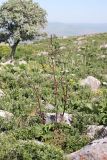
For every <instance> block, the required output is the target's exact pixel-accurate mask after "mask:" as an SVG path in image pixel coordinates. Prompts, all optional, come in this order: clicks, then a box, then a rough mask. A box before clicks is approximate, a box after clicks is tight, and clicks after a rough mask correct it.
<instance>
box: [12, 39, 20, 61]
mask: <svg viewBox="0 0 107 160" xmlns="http://www.w3.org/2000/svg"><path fill="white" fill-rule="evenodd" d="M19 42H20V40H17V42H16V43H14V45H13V46H12V47H11V55H10V57H11V60H13V59H14V56H15V53H16V48H17V46H18V44H19Z"/></svg>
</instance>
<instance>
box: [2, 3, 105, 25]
mask: <svg viewBox="0 0 107 160" xmlns="http://www.w3.org/2000/svg"><path fill="white" fill-rule="evenodd" d="M3 1H5V0H0V2H3ZM34 1H36V2H39V4H40V5H41V6H42V7H43V8H44V9H46V11H47V13H48V21H50V22H64V23H107V0H34Z"/></svg>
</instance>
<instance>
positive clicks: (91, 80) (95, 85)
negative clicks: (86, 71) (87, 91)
mask: <svg viewBox="0 0 107 160" xmlns="http://www.w3.org/2000/svg"><path fill="white" fill-rule="evenodd" d="M80 85H81V86H89V87H90V88H91V90H92V91H97V90H98V89H99V87H100V85H101V82H100V81H99V80H98V79H96V78H95V77H93V76H88V77H87V78H85V79H83V80H81V81H80Z"/></svg>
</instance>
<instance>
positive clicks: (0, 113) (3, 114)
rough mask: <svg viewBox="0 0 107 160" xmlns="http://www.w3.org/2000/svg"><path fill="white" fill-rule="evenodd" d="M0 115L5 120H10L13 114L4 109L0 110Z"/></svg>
mask: <svg viewBox="0 0 107 160" xmlns="http://www.w3.org/2000/svg"><path fill="white" fill-rule="evenodd" d="M0 117H1V118H4V119H6V120H10V119H11V118H12V117H13V114H12V113H10V112H7V111H4V110H0Z"/></svg>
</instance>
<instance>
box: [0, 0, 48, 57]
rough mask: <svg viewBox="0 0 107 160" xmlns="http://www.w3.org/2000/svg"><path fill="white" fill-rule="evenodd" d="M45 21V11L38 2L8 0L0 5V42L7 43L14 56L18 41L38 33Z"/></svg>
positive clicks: (33, 36) (29, 38)
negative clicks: (0, 31) (0, 30)
mask: <svg viewBox="0 0 107 160" xmlns="http://www.w3.org/2000/svg"><path fill="white" fill-rule="evenodd" d="M46 22H47V20H46V11H45V10H44V9H42V8H41V7H40V6H39V4H38V3H35V2H33V1H32V0H8V1H7V2H5V3H4V4H3V5H1V6H0V28H1V29H4V32H3V31H2V33H1V34H0V35H1V36H0V42H1V41H4V42H7V43H9V45H10V47H11V48H12V53H11V54H12V56H14V54H15V50H16V47H17V45H18V43H19V42H20V41H25V40H32V39H33V38H35V37H36V36H38V35H40V29H41V28H44V26H45V24H46ZM3 34H4V35H3ZM3 37H5V38H3Z"/></svg>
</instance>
